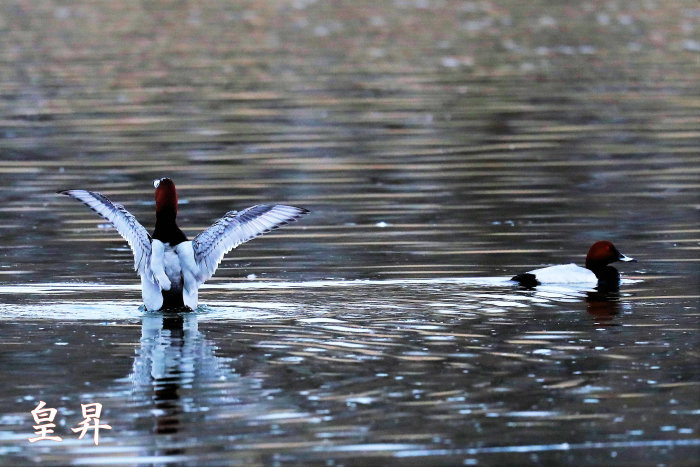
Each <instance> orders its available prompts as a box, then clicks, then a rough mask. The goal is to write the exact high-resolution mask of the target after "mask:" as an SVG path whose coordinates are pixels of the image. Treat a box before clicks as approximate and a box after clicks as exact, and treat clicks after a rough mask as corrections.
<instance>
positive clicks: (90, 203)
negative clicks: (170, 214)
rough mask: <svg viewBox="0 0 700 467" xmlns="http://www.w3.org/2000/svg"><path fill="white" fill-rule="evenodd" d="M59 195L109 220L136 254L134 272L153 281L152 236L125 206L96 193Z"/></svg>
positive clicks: (77, 191)
mask: <svg viewBox="0 0 700 467" xmlns="http://www.w3.org/2000/svg"><path fill="white" fill-rule="evenodd" d="M58 193H59V194H61V195H66V196H70V197H71V198H75V199H77V200H78V201H82V202H83V203H85V205H86V206H87V207H89V208H90V209H92V210H93V211H95V212H96V213H97V214H99V215H100V216H102V217H103V218H105V219H106V220H108V221H109V222H110V223H111V224H112V225H113V226H114V227H115V228H116V229H117V232H119V235H121V236H122V237H124V240H126V242H127V243H128V244H129V247H131V251H132V252H133V253H134V270H135V271H137V272H138V273H139V274H143V275H145V276H146V277H147V278H149V279H152V273H151V267H150V264H151V236H150V235H149V234H148V231H147V230H146V229H145V228H144V227H143V226H142V225H141V224H140V223H139V221H137V220H136V218H135V217H134V216H133V215H132V214H131V213H130V212H129V211H127V210H126V208H124V206H122V205H121V204H115V203H112V202H111V201H110V200H109V199H107V197H106V196H104V195H103V194H101V193H97V192H94V191H87V190H66V191H59V192H58Z"/></svg>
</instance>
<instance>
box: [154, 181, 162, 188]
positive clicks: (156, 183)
mask: <svg viewBox="0 0 700 467" xmlns="http://www.w3.org/2000/svg"><path fill="white" fill-rule="evenodd" d="M158 185H160V179H155V180H153V188H158Z"/></svg>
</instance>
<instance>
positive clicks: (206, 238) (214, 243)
mask: <svg viewBox="0 0 700 467" xmlns="http://www.w3.org/2000/svg"><path fill="white" fill-rule="evenodd" d="M308 212H309V211H308V210H306V209H304V208H297V207H294V206H285V205H283V204H276V205H275V204H259V205H256V206H252V207H249V208H248V209H244V210H243V211H241V212H237V211H230V212H227V213H226V215H225V216H224V217H222V218H221V219H219V220H218V221H216V222H215V223H214V225H212V226H211V227H209V228H208V229H207V230H205V231H204V232H202V233H200V234H199V235H197V236H196V237H195V238H194V239H193V240H192V246H193V248H194V257H195V261H196V262H197V267H198V268H199V271H200V275H201V277H199V278H198V279H199V280H200V281H201V282H204V281H206V280H207V279H209V278H210V277H211V276H213V275H214V272H215V271H216V268H217V267H218V266H219V263H220V262H221V260H222V259H223V257H224V255H225V254H226V253H228V252H229V251H231V250H233V249H234V248H236V247H237V246H238V245H240V244H241V243H244V242H247V241H248V240H252V239H253V238H255V237H257V236H259V235H262V234H265V233H267V232H270V231H271V230H274V229H276V228H278V227H281V226H283V225H285V224H289V223H290V222H293V221H295V220H297V219H299V218H300V217H301V216H303V215H305V214H307V213H308Z"/></svg>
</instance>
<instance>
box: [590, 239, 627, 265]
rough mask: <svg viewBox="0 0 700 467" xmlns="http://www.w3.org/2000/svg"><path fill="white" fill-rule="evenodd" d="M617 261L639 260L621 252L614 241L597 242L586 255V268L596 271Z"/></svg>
mask: <svg viewBox="0 0 700 467" xmlns="http://www.w3.org/2000/svg"><path fill="white" fill-rule="evenodd" d="M615 261H637V260H636V259H634V258H630V257H629V256H625V255H623V254H622V253H620V252H619V251H618V250H617V248H615V245H613V244H612V242H608V241H600V242H595V243H594V244H593V246H591V248H590V249H589V250H588V255H586V268H588V269H590V270H592V271H594V270H596V269H600V268H603V267H605V266H607V265H608V264H610V263H614V262H615Z"/></svg>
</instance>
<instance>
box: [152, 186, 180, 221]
mask: <svg viewBox="0 0 700 467" xmlns="http://www.w3.org/2000/svg"><path fill="white" fill-rule="evenodd" d="M153 186H154V187H155V189H156V217H161V216H172V217H173V219H174V218H175V217H176V216H177V191H176V190H175V183H173V181H172V180H170V179H169V178H161V179H159V180H153Z"/></svg>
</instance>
